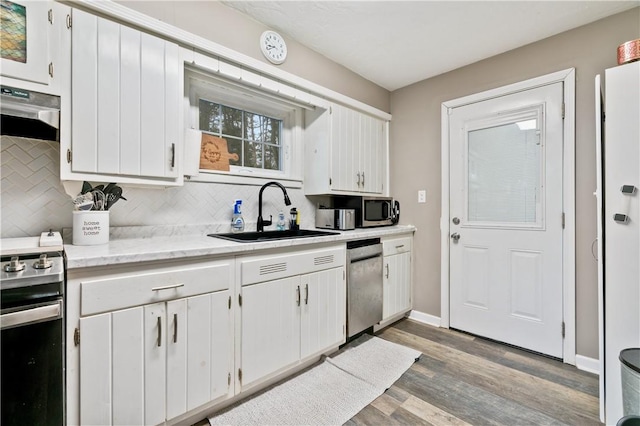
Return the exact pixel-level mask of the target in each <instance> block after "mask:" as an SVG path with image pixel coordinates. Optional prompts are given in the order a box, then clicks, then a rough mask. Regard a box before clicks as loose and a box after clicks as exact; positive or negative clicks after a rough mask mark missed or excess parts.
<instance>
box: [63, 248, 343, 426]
mask: <svg viewBox="0 0 640 426" xmlns="http://www.w3.org/2000/svg"><path fill="white" fill-rule="evenodd" d="M266 253H267V254H258V255H255V254H252V255H246V256H245V255H238V256H237V257H234V258H219V259H213V260H202V259H200V260H198V259H183V260H181V261H172V262H170V263H169V264H168V265H162V264H158V263H152V262H150V263H140V264H129V265H128V266H122V267H115V266H112V265H111V266H106V267H103V268H86V269H73V270H70V271H68V277H67V330H66V336H67V342H68V343H67V424H74V425H75V424H82V425H85V424H86V425H98V424H99V425H142V424H145V425H152V424H180V423H188V422H190V421H192V420H193V419H194V418H196V417H198V416H204V415H207V414H209V413H211V411H212V410H213V409H215V408H216V407H218V406H221V405H222V404H223V403H225V402H226V404H228V403H229V402H230V400H231V398H233V399H234V400H235V399H239V398H241V397H242V393H244V392H245V391H247V390H252V391H253V390H257V389H259V388H260V387H264V386H267V385H268V384H269V383H270V382H272V381H273V380H277V379H278V378H280V377H284V376H285V375H286V374H287V373H288V372H293V371H294V370H296V369H300V368H302V367H303V366H304V365H306V364H308V363H310V362H313V361H314V360H316V359H317V358H319V357H320V355H322V354H324V353H328V352H330V351H332V350H334V349H336V348H337V347H338V346H339V345H340V344H342V343H344V342H345V338H346V333H345V331H346V274H345V262H346V250H345V244H344V243H341V244H324V245H319V246H314V248H302V249H297V248H289V249H277V250H270V251H268V252H266Z"/></svg>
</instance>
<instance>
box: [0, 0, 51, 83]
mask: <svg viewBox="0 0 640 426" xmlns="http://www.w3.org/2000/svg"><path fill="white" fill-rule="evenodd" d="M52 4H53V2H43V1H24V0H13V1H3V2H2V60H1V62H0V64H2V67H1V68H0V70H1V71H0V73H1V74H2V75H3V76H7V77H12V78H16V79H20V80H26V81H31V82H35V83H41V84H48V83H49V80H50V78H51V76H50V74H49V64H50V63H51V52H50V43H49V39H50V32H51V29H52V28H53V15H52V13H53V11H51V7H52Z"/></svg>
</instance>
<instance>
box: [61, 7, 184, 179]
mask: <svg viewBox="0 0 640 426" xmlns="http://www.w3.org/2000/svg"><path fill="white" fill-rule="evenodd" d="M71 40H72V142H71V144H72V165H71V169H72V171H73V172H82V173H97V174H104V175H126V176H130V177H151V178H161V179H165V180H163V181H162V182H165V183H166V180H169V181H171V180H172V179H176V178H177V177H178V168H177V165H176V161H177V158H176V157H175V156H176V154H177V152H178V151H177V150H178V148H179V146H181V145H180V143H179V142H180V141H179V138H180V132H179V127H180V126H179V123H180V116H181V115H180V93H181V90H182V84H181V81H180V80H181V63H180V57H179V47H178V46H177V45H176V44H173V43H169V42H166V41H164V40H162V39H159V38H157V37H154V36H151V35H148V34H145V33H141V32H139V31H137V30H133V29H131V28H127V27H124V26H122V25H120V24H117V23H115V22H112V21H109V20H106V19H103V18H99V17H96V16H93V15H90V14H88V13H86V12H82V11H79V10H74V11H73V29H72V39H71Z"/></svg>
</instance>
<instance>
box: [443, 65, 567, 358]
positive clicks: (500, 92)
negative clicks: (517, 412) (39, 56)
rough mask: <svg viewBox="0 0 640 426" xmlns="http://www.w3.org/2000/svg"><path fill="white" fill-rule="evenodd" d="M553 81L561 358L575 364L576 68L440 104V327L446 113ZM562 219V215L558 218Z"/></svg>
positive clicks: (446, 256) (446, 174) (446, 207)
mask: <svg viewBox="0 0 640 426" xmlns="http://www.w3.org/2000/svg"><path fill="white" fill-rule="evenodd" d="M553 83H563V102H564V122H563V123H564V129H563V159H562V176H563V182H562V205H563V212H564V215H565V218H564V224H565V226H564V229H563V232H562V318H563V319H562V320H563V321H564V325H565V336H564V340H563V343H562V353H563V361H564V362H565V363H567V364H572V365H575V363H576V306H575V296H576V271H575V264H576V256H575V252H576V247H575V227H576V222H575V198H576V197H575V125H576V123H575V68H568V69H565V70H562V71H557V72H554V73H551V74H547V75H543V76H540V77H536V78H532V79H529V80H525V81H521V82H518V83H514V84H509V85H506V86H502V87H499V88H496V89H491V90H487V91H484V92H480V93H475V94H473V95H469V96H464V97H462V98H457V99H453V100H450V101H446V102H443V103H442V105H441V137H442V140H441V143H442V158H441V161H442V164H441V167H442V176H441V178H442V201H441V206H442V212H441V216H440V326H441V327H444V328H449V322H450V312H449V244H450V238H449V234H450V224H449V185H450V183H449V136H450V135H449V114H450V113H451V112H452V109H453V108H456V107H461V106H464V105H469V104H473V103H476V102H481V101H486V100H489V99H493V98H498V97H501V96H505V95H509V94H512V93H517V92H522V91H525V90H529V89H535V88H537V87H540V86H546V85H549V84H553ZM558 220H561V218H558Z"/></svg>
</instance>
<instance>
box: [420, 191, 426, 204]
mask: <svg viewBox="0 0 640 426" xmlns="http://www.w3.org/2000/svg"><path fill="white" fill-rule="evenodd" d="M418 202H419V203H426V202H427V190H426V189H421V190H419V191H418Z"/></svg>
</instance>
